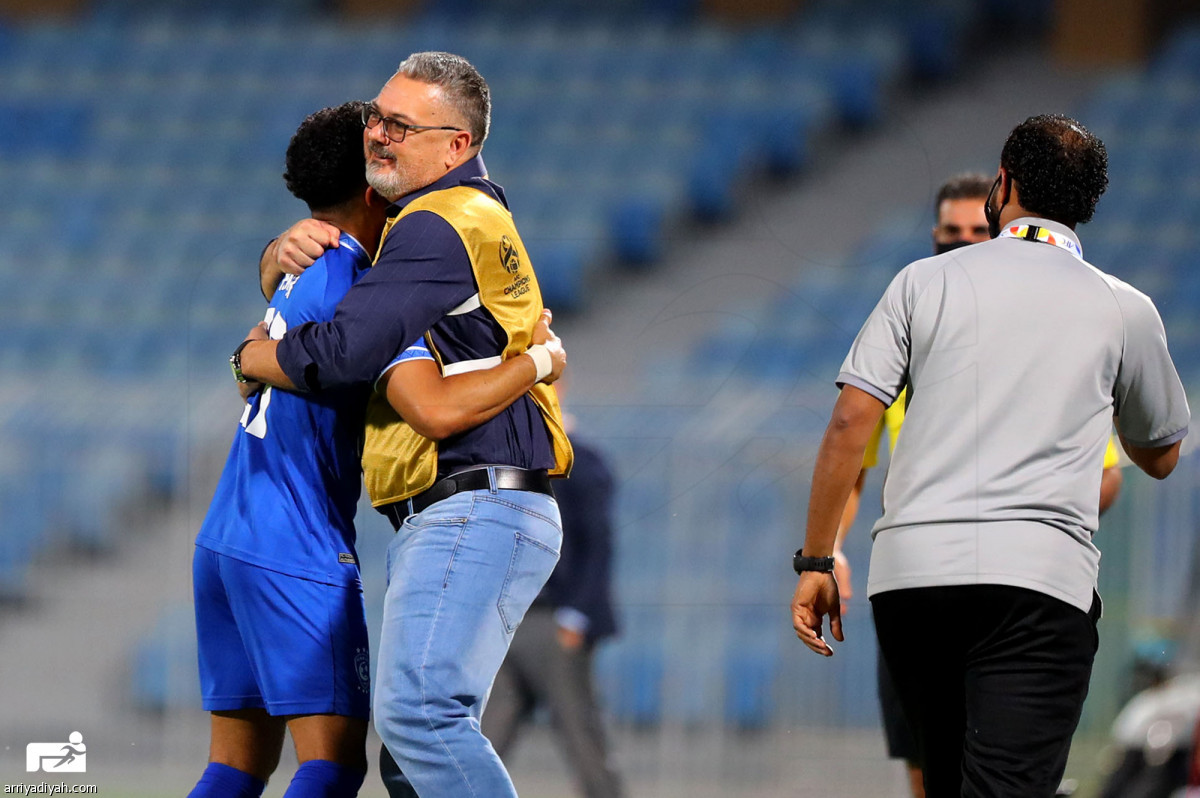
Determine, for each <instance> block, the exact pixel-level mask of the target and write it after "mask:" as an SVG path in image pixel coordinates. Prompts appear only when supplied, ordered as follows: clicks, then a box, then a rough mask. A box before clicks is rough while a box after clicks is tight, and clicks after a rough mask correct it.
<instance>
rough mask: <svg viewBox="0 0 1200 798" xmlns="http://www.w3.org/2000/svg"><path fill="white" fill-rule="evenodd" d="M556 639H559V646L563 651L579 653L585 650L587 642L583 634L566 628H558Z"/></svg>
mask: <svg viewBox="0 0 1200 798" xmlns="http://www.w3.org/2000/svg"><path fill="white" fill-rule="evenodd" d="M555 637H557V638H558V645H559V646H560V647H561V648H562V650H563V651H578V650H579V649H581V648H583V644H584V642H586V638H585V637H584V635H583V632H577V631H575V630H574V629H568V628H567V627H565V626H560V627H558V629H557V631H556V632H555Z"/></svg>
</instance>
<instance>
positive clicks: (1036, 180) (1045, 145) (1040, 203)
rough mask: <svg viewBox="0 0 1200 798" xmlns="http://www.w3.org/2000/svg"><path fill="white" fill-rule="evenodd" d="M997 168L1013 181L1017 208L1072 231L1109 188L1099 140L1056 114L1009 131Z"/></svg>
mask: <svg viewBox="0 0 1200 798" xmlns="http://www.w3.org/2000/svg"><path fill="white" fill-rule="evenodd" d="M1000 166H1001V167H1003V168H1004V169H1005V170H1006V171H1007V172H1008V174H1009V175H1010V176H1011V177H1012V179H1013V180H1014V181H1016V183H1017V191H1018V192H1019V194H1020V201H1021V207H1023V208H1024V209H1025V210H1027V211H1029V212H1030V213H1034V214H1037V215H1038V216H1042V217H1045V218H1047V219H1053V220H1054V221H1056V222H1061V223H1062V224H1066V225H1070V226H1072V227H1073V226H1074V225H1076V224H1078V223H1080V222H1087V221H1090V220H1091V218H1092V214H1093V213H1095V212H1096V203H1097V202H1099V201H1100V195H1101V194H1103V193H1104V190H1105V189H1106V188H1108V151H1107V150H1105V149H1104V142H1102V141H1101V140H1100V139H1099V138H1097V137H1096V136H1095V135H1093V134H1092V133H1091V132H1090V131H1088V129H1087V128H1085V127H1084V126H1083V125H1081V124H1079V123H1078V122H1076V121H1075V120H1074V119H1071V118H1070V117H1066V116H1062V115H1061V114H1043V115H1041V116H1031V117H1030V118H1029V119H1026V120H1025V121H1024V122H1022V123H1021V124H1019V125H1017V126H1016V127H1015V128H1013V131H1012V133H1009V134H1008V140H1007V141H1006V142H1004V150H1003V151H1002V152H1001V153H1000Z"/></svg>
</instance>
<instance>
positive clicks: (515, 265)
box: [500, 236, 521, 274]
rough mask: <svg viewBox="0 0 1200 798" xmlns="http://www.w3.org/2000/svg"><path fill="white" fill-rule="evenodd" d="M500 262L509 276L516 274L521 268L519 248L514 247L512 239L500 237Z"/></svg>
mask: <svg viewBox="0 0 1200 798" xmlns="http://www.w3.org/2000/svg"><path fill="white" fill-rule="evenodd" d="M500 262H501V263H503V264H504V269H505V271H507V272H508V273H509V274H516V273H517V271H518V270H519V269H520V268H521V258H520V256H519V255H517V248H516V247H515V246H513V242H512V239H511V238H509V237H508V236H501V237H500Z"/></svg>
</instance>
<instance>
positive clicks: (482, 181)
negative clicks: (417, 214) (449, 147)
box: [388, 155, 508, 216]
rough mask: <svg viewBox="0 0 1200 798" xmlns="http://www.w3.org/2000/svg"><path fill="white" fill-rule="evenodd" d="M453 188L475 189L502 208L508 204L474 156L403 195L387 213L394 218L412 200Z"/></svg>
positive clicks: (502, 190)
mask: <svg viewBox="0 0 1200 798" xmlns="http://www.w3.org/2000/svg"><path fill="white" fill-rule="evenodd" d="M455 186H471V187H472V188H477V189H479V190H480V191H482V192H483V193H485V194H488V195H490V196H491V197H493V198H494V199H496V200H497V201H498V202H499V203H500V204H501V205H503V206H504V207H506V208H507V207H508V202H507V201H506V199H505V197H504V189H502V188H500V186H498V185H496V184H495V183H493V182H492V181H490V180H488V179H487V167H486V166H484V165H483V156H482V155H476V156H475V157H474V158H471V159H470V160H468V161H464V162H463V163H461V164H459V165H458V166H456V167H454V168H453V169H451V170H450V171H449V172H447V173H446V174H444V175H442V176H441V177H439V178H438V179H437V180H435V181H433V182H432V183H430V184H429V185H427V186H425V187H424V188H419V189H417V190H416V191H413V192H410V193H408V194H405V195H404V196H403V197H401V198H400V199H398V200H396V201H395V202H393V203H392V207H391V208H390V209H389V211H388V213H389V214H391V215H393V216H394V215H396V214H397V213H399V212H400V211H402V210H404V206H406V205H408V203H410V202H412V201H413V200H416V199H419V198H421V197H424V196H425V195H426V194H432V193H433V192H435V191H441V190H442V189H447V188H454V187H455Z"/></svg>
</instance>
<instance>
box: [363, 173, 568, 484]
mask: <svg viewBox="0 0 1200 798" xmlns="http://www.w3.org/2000/svg"><path fill="white" fill-rule="evenodd" d="M418 211H430V212H432V213H435V214H437V215H438V216H440V217H441V218H442V219H444V220H445V221H446V222H447V223H449V225H450V226H451V227H453V228H454V230H455V232H457V233H458V235H459V237H460V238H461V239H462V242H463V245H464V246H465V247H466V250H467V256H468V257H469V258H470V260H471V269H472V270H473V271H474V273H475V282H476V284H477V285H478V286H479V302H480V306H481V307H482V308H483V309H484V310H486V311H487V312H488V313H490V314H491V316H492V318H494V319H495V320H496V322H497V323H498V324H499V325H500V326H501V327H502V328H504V330H505V332H506V333H507V334H508V341H507V343H506V344H505V346H504V348H503V350H502V351H500V352H497V353H496V354H497V355H498V356H499V357H500V358H501V359H502V360H508V359H509V358H512V357H517V356H519V355H521V354H522V353H523V352H524V351H525V350H526V349H527V348H529V343H530V338H531V337H532V335H533V327H534V325H535V324H536V323H537V320H538V318H539V317H540V316H541V313H542V292H541V290H540V289H539V288H538V282H537V276H536V275H534V273H533V268H532V266H531V265H530V262H529V255H528V253H526V251H525V245H524V244H523V243H522V242H521V237H520V236H519V235H518V234H517V228H516V226H515V225H514V224H513V218H512V214H511V213H510V212H509V211H508V209H507V208H505V207H504V206H503V205H502V204H500V203H499V202H497V201H496V200H495V199H493V198H492V197H490V196H488V195H487V194H485V193H484V192H482V191H480V190H478V189H475V188H470V187H468V186H454V187H451V188H447V189H442V190H441V191H433V192H430V193H429V194H426V195H425V196H423V197H418V198H417V199H415V200H413V201H412V202H410V203H409V204H408V205H406V206H405V207H404V209H403V210H402V211H401V212H400V213H399V214H398V215H396V216H395V217H394V218H392V219H390V220H388V223H387V225H386V226H385V227H384V229H383V237H382V239H381V240H380V244H379V250H380V251H383V241H384V240H386V239H387V235H388V233H389V232H390V231H391V229H392V226H393V225H394V224H395V223H396V222H398V221H399V220H400V219H403V218H404V217H405V216H407V215H409V214H410V213H416V212H418ZM375 257H376V259H378V257H379V255H378V253H376V256H375ZM425 341H426V343H427V344H428V345H429V350H430V352H432V353H433V355H434V357H435V358H437V360H438V365H439V366H443V367H444V366H445V365H446V363H444V361H443V357H442V354H441V353H439V352H437V351H436V349H435V348H434V346H433V341H432V340H431V338H430V336H429V335H428V334H426V336H425ZM529 395H530V397H531V398H532V399H533V401H534V403H535V404H536V405H537V408H538V410H540V411H541V413H542V418H543V419H544V420H545V422H546V429H547V431H548V432H549V433H550V438H551V444H552V446H553V449H554V468H553V469H551V471H550V473H551V475H553V476H566V475H567V474H569V473H570V471H571V465H572V462H573V461H574V452H572V450H571V442H570V440H568V438H567V434H566V432H565V431H564V429H563V420H562V409H561V408H560V407H559V404H558V393H557V392H556V391H555V390H554V386H552V385H546V384H545V383H540V382H539V383H538V384H536V385H534V386H533V388H532V389H530V391H529ZM437 464H438V449H437V442H436V441H432V440H430V439H429V438H426V437H423V436H421V435H419V434H417V432H416V431H414V430H413V428H412V427H411V426H409V425H408V423H407V422H405V421H404V419H402V418H401V417H400V415H399V414H398V413H397V412H396V411H395V410H393V409H392V406H391V405H389V404H388V402H387V399H386V398H385V397H383V396H381V395H379V394H378V393H375V394H372V395H371V398H370V400H369V402H368V404H367V427H366V434H365V438H364V441H363V456H362V466H363V483H364V484H365V485H366V488H367V494H368V495H369V496H370V497H371V505H372V506H374V507H379V506H380V505H384V504H391V503H392V502H398V501H403V500H404V499H407V498H408V497H410V496H415V495H416V494H418V493H420V492H421V491H424V490H426V489H428V488H429V487H430V486H432V485H433V483H434V482H435V481H436V480H437Z"/></svg>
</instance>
